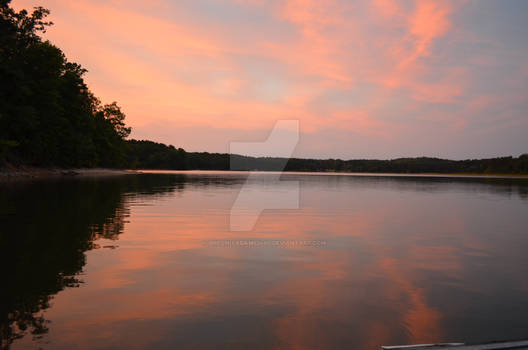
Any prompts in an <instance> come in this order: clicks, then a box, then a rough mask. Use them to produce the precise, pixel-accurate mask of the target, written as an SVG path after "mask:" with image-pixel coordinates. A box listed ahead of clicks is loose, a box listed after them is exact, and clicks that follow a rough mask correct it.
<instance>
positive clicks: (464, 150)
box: [13, 0, 528, 159]
mask: <svg viewBox="0 0 528 350" xmlns="http://www.w3.org/2000/svg"><path fill="white" fill-rule="evenodd" d="M39 5H41V6H44V7H45V8H48V9H49V10H51V15H50V19H51V20H52V21H53V22H54V25H53V26H52V27H51V28H49V29H48V31H47V33H46V34H45V35H44V36H45V38H46V39H49V40H50V41H51V42H52V43H54V44H55V45H57V46H58V47H60V48H61V49H62V50H63V51H64V52H65V54H66V56H67V58H68V59H69V60H71V61H74V62H77V63H80V64H81V65H82V66H83V67H84V68H86V69H87V70H88V73H87V74H86V82H87V83H88V86H89V87H90V89H91V90H92V91H93V92H94V94H95V95H96V96H98V97H99V98H100V99H101V100H102V102H104V103H110V102H112V101H117V102H118V104H119V105H120V106H121V107H122V109H123V111H124V112H125V114H126V115H127V122H128V124H129V125H130V126H132V128H133V131H132V134H131V137H133V138H137V139H150V140H153V141H157V142H164V143H167V144H173V145H175V146H176V147H182V148H184V149H185V150H187V151H208V152H228V151H229V145H230V143H231V142H262V141H264V140H266V138H267V136H268V135H269V134H270V132H271V130H272V129H273V127H274V125H275V123H276V122H277V121H279V120H296V121H298V126H299V130H300V134H299V138H298V139H299V142H298V144H297V146H296V148H295V151H294V153H293V155H292V156H295V157H312V158H342V159H354V158H378V159H392V158H398V157H416V156H431V157H441V158H451V159H468V158H485V157H495V156H504V155H513V156H518V155H520V154H523V153H528V39H527V38H528V1H524V0H508V1H492V0H465V1H463V0H460V1H450V0H440V1H431V0H419V1H412V0H406V1H395V0H373V1H371V2H368V1H363V0H361V1H359V0H358V1H352V0H349V1H334V0H325V1H315V0H313V1H312V0H277V1H274V0H270V1H263V0H208V1H203V0H150V1H140V0H85V1H83V0H76V1H71V0H46V1H44V0H38V1H37V0H14V1H13V7H15V8H16V9H21V8H26V9H29V8H31V7H33V6H39ZM270 155H274V154H270Z"/></svg>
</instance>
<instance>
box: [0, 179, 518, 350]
mask: <svg viewBox="0 0 528 350" xmlns="http://www.w3.org/2000/svg"><path fill="white" fill-rule="evenodd" d="M246 177H247V175H246V174H244V173H222V172H216V173H215V172H196V173H192V172H191V173H152V174H140V175H127V176H123V177H108V178H88V179H70V180H39V181H33V182H28V181H24V182H14V183H2V184H0V254H1V256H0V259H1V261H0V263H1V271H2V286H1V290H0V293H1V294H0V297H1V299H0V332H1V334H0V337H1V342H2V343H1V347H0V348H2V349H3V348H11V349H36V348H43V349H175V348H181V349H365V350H367V349H378V348H379V346H380V345H391V344H392V345H394V344H412V343H428V342H439V341H444V342H445V341H462V342H484V341H490V340H503V339H519V338H528V312H527V311H528V255H527V254H526V251H527V248H528V230H527V229H526V227H527V219H528V215H527V214H528V179H508V178H506V179H501V178H449V177H405V176H404V177H402V176H349V175H325V174H286V175H282V179H284V180H296V181H299V183H300V198H299V208H298V209H289V210H268V211H265V212H264V213H263V214H262V215H261V217H260V218H259V219H258V221H257V223H256V225H255V227H254V229H253V230H252V231H249V232H232V231H230V230H229V227H230V226H229V214H230V209H231V207H232V205H233V203H234V202H235V200H236V198H237V195H238V193H239V191H240V190H241V188H242V186H244V184H245V181H246ZM269 177H270V175H267V174H261V175H258V177H257V178H256V180H255V179H253V182H252V183H251V184H250V186H252V188H253V189H255V190H259V191H273V190H274V188H273V185H270V182H269Z"/></svg>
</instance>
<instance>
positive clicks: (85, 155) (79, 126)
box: [0, 0, 130, 167]
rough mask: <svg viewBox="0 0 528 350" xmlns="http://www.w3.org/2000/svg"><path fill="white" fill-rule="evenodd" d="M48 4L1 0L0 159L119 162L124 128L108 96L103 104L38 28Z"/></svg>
mask: <svg viewBox="0 0 528 350" xmlns="http://www.w3.org/2000/svg"><path fill="white" fill-rule="evenodd" d="M48 14H49V11H48V10H46V9H44V8H42V7H36V8H35V9H34V11H33V12H32V13H31V14H29V13H28V12H27V11H25V10H21V11H19V12H17V11H15V10H13V9H12V8H11V7H10V0H0V162H6V161H8V162H10V163H15V164H17V163H21V164H31V165H36V166H49V165H53V166H60V167H94V166H105V167H121V166H126V164H125V163H124V156H125V146H126V143H125V142H124V139H125V138H126V137H127V136H128V135H129V133H130V128H128V127H126V125H125V124H124V118H125V116H124V114H123V113H122V112H121V110H120V108H119V107H118V106H117V104H116V103H115V102H114V103H112V104H107V105H101V103H100V101H99V100H98V99H97V98H96V97H95V96H94V95H93V94H92V93H91V92H90V90H89V89H88V87H87V86H86V83H85V82H84V80H83V75H84V74H85V73H86V70H85V69H83V68H82V67H81V66H80V65H79V64H77V63H74V62H69V61H68V60H67V59H66V57H65V55H64V53H63V52H62V51H61V50H60V49H59V48H58V47H56V46H54V45H53V44H51V43H50V42H49V41H44V40H43V39H42V38H41V37H40V36H39V34H40V33H43V32H45V30H46V28H47V27H48V26H49V25H51V24H52V23H51V22H47V21H46V20H45V18H46V16H47V15H48Z"/></svg>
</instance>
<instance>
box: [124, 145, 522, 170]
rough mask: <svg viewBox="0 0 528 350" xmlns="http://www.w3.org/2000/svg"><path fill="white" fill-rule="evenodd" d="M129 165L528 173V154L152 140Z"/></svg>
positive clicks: (131, 150)
mask: <svg viewBox="0 0 528 350" xmlns="http://www.w3.org/2000/svg"><path fill="white" fill-rule="evenodd" d="M126 159H127V164H128V165H129V166H130V167H132V168H137V169H169V170H182V169H186V170H259V171H282V170H285V171H336V172H360V173H382V172H385V173H444V174H445V173H458V174H463V173H467V174H468V173H471V174H528V154H524V155H522V156H520V157H517V158H514V157H502V158H490V159H472V160H446V159H438V158H426V157H420V158H398V159H393V160H371V159H359V160H341V159H300V158H291V159H287V158H273V157H247V156H241V155H230V154H227V153H208V152H185V151H184V150H183V149H181V148H178V149H176V148H175V147H174V146H172V145H171V146H167V145H165V144H162V143H155V142H152V141H137V140H129V141H127V156H126Z"/></svg>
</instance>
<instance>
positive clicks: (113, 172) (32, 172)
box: [0, 166, 528, 181]
mask: <svg viewBox="0 0 528 350" xmlns="http://www.w3.org/2000/svg"><path fill="white" fill-rule="evenodd" d="M250 172H251V173H261V174H273V173H281V174H282V173H284V174H290V175H295V174H298V175H329V176H337V175H347V176H387V177H390V176H394V177H428V176H429V177H459V178H513V179H515V178H517V179H528V174H500V173H497V174H482V173H435V172H423V173H420V172H416V173H403V172H402V173H391V172H352V171H351V172H343V171H342V172H338V171H273V170H269V171H267V170H223V169H218V170H214V169H209V170H204V169H194V170H191V169H186V170H172V169H111V168H71V169H70V168H65V169H63V168H40V167H29V166H21V167H14V166H10V167H6V168H0V181H1V180H15V179H37V178H38V179H41V178H79V177H106V176H120V175H131V174H156V173H158V174H217V173H226V174H228V173H231V174H243V173H250Z"/></svg>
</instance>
